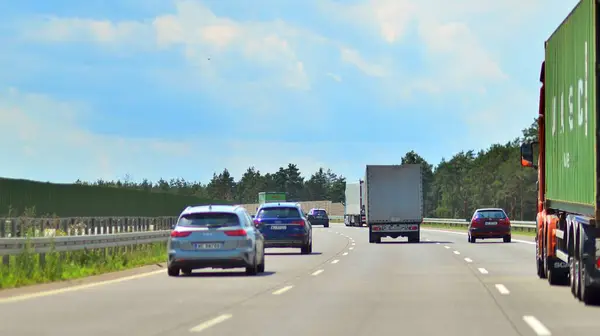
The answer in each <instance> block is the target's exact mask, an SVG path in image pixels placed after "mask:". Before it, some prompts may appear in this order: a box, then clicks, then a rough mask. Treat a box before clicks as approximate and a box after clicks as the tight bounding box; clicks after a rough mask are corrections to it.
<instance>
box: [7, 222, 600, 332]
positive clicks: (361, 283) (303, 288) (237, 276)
mask: <svg viewBox="0 0 600 336" xmlns="http://www.w3.org/2000/svg"><path fill="white" fill-rule="evenodd" d="M313 233H314V238H313V239H314V243H313V244H314V245H313V254H312V255H300V253H299V250H296V249H267V253H268V256H267V260H266V273H264V274H261V275H259V276H256V277H247V276H245V275H244V273H243V272H242V271H243V270H240V271H239V272H238V270H224V271H219V270H201V271H196V273H194V274H193V275H192V276H190V277H185V276H181V277H177V278H172V277H168V276H167V274H166V270H164V269H162V270H158V271H152V272H150V273H146V274H138V275H135V276H131V277H129V278H124V279H118V278H115V279H113V280H110V281H105V282H101V283H91V284H88V285H83V286H80V287H64V288H62V289H55V290H54V291H52V292H48V291H45V292H44V290H46V289H44V287H39V291H40V292H38V293H34V292H33V291H32V289H29V290H28V292H27V293H25V294H19V292H15V294H14V295H12V296H6V295H4V296H0V317H1V318H0V335H10V336H21V335H40V336H41V335H57V336H58V335H60V336H65V335H86V336H94V335H103V336H104V335H127V336H130V335H152V336H154V335H156V336H158V335H196V334H198V335H261V336H266V335H274V336H275V335H277V336H281V335H285V336H293V335H325V336H334V335H368V336H373V335H397V334H405V335H411V336H420V335H423V336H431V335H457V336H458V335H460V336H469V335H473V336H481V335H486V336H511V335H565V336H566V335H568V336H576V335H598V333H599V332H600V308H597V307H591V306H585V305H583V304H582V303H580V302H578V301H577V300H576V299H575V298H573V297H572V295H571V293H570V290H569V287H560V286H559V287H554V286H549V285H548V283H547V282H545V281H544V280H540V279H538V278H537V277H536V274H535V268H534V252H535V246H534V245H533V243H532V240H531V238H527V237H526V238H518V237H516V236H513V242H512V243H509V244H505V243H502V242H501V240H489V241H487V240H486V241H481V242H477V243H476V244H469V243H468V242H467V238H466V235H465V234H464V233H456V232H443V231H438V230H424V231H423V232H422V242H421V243H419V244H409V243H407V242H406V239H396V240H392V239H386V240H384V241H383V243H382V244H369V242H368V235H367V230H366V228H348V227H345V226H344V225H343V224H334V225H332V227H330V228H322V227H314V232H313ZM33 289H35V288H33Z"/></svg>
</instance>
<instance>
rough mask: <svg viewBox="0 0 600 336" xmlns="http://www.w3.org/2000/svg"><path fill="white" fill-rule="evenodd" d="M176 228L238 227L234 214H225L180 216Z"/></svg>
mask: <svg viewBox="0 0 600 336" xmlns="http://www.w3.org/2000/svg"><path fill="white" fill-rule="evenodd" d="M177 225H178V226H189V227H230V226H239V225H240V219H239V218H238V216H237V215H236V214H233V213H226V212H210V213H194V214H187V215H183V216H181V219H180V220H179V223H177Z"/></svg>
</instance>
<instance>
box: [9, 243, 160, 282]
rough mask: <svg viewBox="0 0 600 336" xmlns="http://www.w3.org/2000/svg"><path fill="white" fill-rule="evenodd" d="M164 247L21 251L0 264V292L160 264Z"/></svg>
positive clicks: (154, 244) (157, 245) (138, 246)
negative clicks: (41, 252)
mask: <svg viewBox="0 0 600 336" xmlns="http://www.w3.org/2000/svg"><path fill="white" fill-rule="evenodd" d="M166 258H167V244H166V242H162V243H152V244H143V245H136V246H135V248H132V247H127V248H125V247H121V248H116V247H115V248H107V249H95V250H87V251H85V250H83V251H73V252H62V253H59V252H51V253H46V254H45V258H44V260H43V262H42V260H40V259H41V258H40V254H38V253H35V252H33V251H31V250H29V249H28V247H26V248H25V250H24V252H23V253H21V254H19V255H16V256H11V257H10V260H9V264H8V265H4V264H1V263H0V289H7V288H17V287H23V286H28V285H34V284H41V283H48V282H55V281H63V280H74V279H79V278H83V277H87V276H92V275H99V274H104V273H109V272H115V271H122V270H126V269H131V268H135V267H140V266H146V265H152V264H156V263H161V262H164V261H165V260H166Z"/></svg>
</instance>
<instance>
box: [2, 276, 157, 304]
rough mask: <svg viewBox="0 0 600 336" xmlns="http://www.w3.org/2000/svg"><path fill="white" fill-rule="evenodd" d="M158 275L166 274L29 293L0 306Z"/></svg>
mask: <svg viewBox="0 0 600 336" xmlns="http://www.w3.org/2000/svg"><path fill="white" fill-rule="evenodd" d="M160 273H165V274H166V271H165V270H157V271H152V272H148V273H142V274H136V275H131V276H127V277H123V278H118V279H113V280H106V281H99V282H93V283H89V284H85V285H78V286H73V287H65V288H59V289H53V290H49V291H44V292H38V293H31V294H23V295H16V296H10V297H6V298H0V304H2V303H9V302H18V301H24V300H28V299H34V298H38V297H44V296H51V295H57V294H62V293H68V292H75V291H79V290H83V289H88V288H93V287H99V286H105V285H110V284H114V283H119V282H125V281H129V280H135V279H140V278H145V277H148V276H151V275H156V274H160Z"/></svg>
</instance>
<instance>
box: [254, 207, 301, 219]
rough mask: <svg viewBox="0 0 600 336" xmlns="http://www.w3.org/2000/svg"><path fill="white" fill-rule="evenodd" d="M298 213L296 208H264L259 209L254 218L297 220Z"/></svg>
mask: <svg viewBox="0 0 600 336" xmlns="http://www.w3.org/2000/svg"><path fill="white" fill-rule="evenodd" d="M298 217H300V212H299V211H298V208H294V207H281V208H265V209H261V210H260V211H259V212H258V214H257V215H256V218H298Z"/></svg>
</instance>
